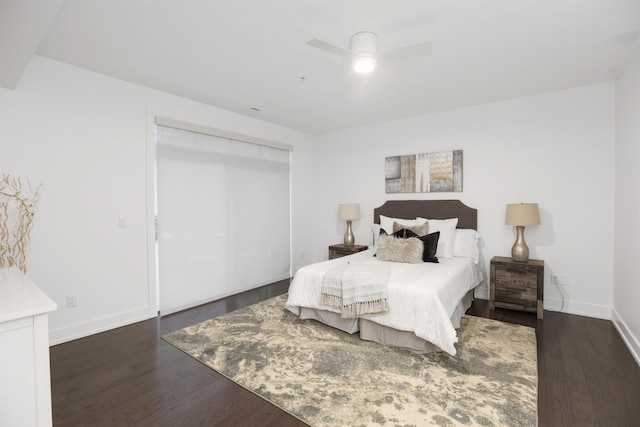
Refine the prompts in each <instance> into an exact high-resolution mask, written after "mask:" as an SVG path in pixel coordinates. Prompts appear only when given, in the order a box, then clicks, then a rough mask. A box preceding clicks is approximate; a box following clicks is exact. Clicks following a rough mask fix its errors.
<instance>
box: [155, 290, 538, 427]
mask: <svg viewBox="0 0 640 427" xmlns="http://www.w3.org/2000/svg"><path fill="white" fill-rule="evenodd" d="M285 301H286V295H281V296H278V297H275V298H272V299H269V300H266V301H263V302H261V303H258V304H255V305H252V306H250V307H247V308H244V309H241V310H238V311H234V312H232V313H229V314H226V315H223V316H220V317H217V318H215V319H211V320H208V321H205V322H202V323H200V324H197V325H194V326H190V327H188V328H185V329H182V330H180V331H177V332H173V333H171V334H168V335H165V336H163V339H165V340H166V341H167V342H169V343H171V344H173V345H174V346H176V347H178V348H180V349H181V350H183V351H184V352H186V353H187V354H189V355H191V356H192V357H194V358H196V359H198V360H200V361H201V362H203V363H204V364H206V365H207V366H209V367H211V368H212V369H215V370H216V371H218V372H219V373H221V374H222V375H224V376H226V377H227V378H229V379H231V380H233V381H234V382H236V383H238V384H240V385H241V386H243V387H245V388H246V389H248V390H250V391H252V392H254V393H256V394H257V395H259V396H261V397H263V398H265V399H267V400H269V401H270V402H272V403H273V404H275V405H277V406H279V407H280V408H282V409H283V410H285V411H287V412H289V413H291V414H293V415H295V416H296V417H298V418H300V419H301V420H303V421H305V422H306V423H308V424H310V425H312V426H429V425H436V426H455V425H464V426H469V425H479V426H535V425H536V424H537V384H538V380H537V362H536V338H535V330H534V329H532V328H528V327H524V326H517V325H511V324H507V323H503V322H498V321H495V320H489V319H483V318H479V317H473V316H465V317H464V318H463V319H462V326H461V327H460V329H459V330H458V337H459V340H458V343H457V344H456V347H457V349H458V354H457V355H456V356H450V355H448V354H446V353H433V354H431V355H417V354H414V353H411V352H408V351H404V350H400V349H395V348H391V347H386V346H382V345H379V344H375V343H371V342H367V341H362V340H360V338H359V337H358V335H357V334H355V335H348V334H346V333H344V332H341V331H338V330H336V329H333V328H330V327H327V326H325V325H322V324H320V323H318V322H315V321H313V320H300V319H298V318H297V317H296V316H294V315H293V314H292V313H290V312H289V311H287V310H285V309H284V304H285Z"/></svg>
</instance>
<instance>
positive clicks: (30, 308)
mask: <svg viewBox="0 0 640 427" xmlns="http://www.w3.org/2000/svg"><path fill="white" fill-rule="evenodd" d="M56 308H57V305H56V303H55V302H53V300H52V299H51V298H49V297H48V296H47V295H46V294H45V293H44V292H42V291H41V290H40V288H38V287H37V286H36V285H35V283H33V282H32V281H31V280H30V279H29V278H28V277H27V276H26V275H24V274H23V273H22V271H20V270H19V269H18V268H16V267H9V268H0V323H1V322H8V321H10V320H15V319H21V318H23V317H28V316H35V315H37V314H42V313H47V312H50V311H54V310H55V309H56Z"/></svg>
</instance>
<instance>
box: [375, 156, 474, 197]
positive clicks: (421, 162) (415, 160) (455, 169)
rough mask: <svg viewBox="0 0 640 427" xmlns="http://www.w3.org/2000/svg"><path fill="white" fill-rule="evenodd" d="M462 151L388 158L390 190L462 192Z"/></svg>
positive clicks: (402, 191)
mask: <svg viewBox="0 0 640 427" xmlns="http://www.w3.org/2000/svg"><path fill="white" fill-rule="evenodd" d="M462 165H463V164H462V150H454V151H438V152H434V153H424V154H411V155H408V156H393V157H387V158H386V159H385V174H384V178H385V191H386V192H387V193H439V192H461V191H462Z"/></svg>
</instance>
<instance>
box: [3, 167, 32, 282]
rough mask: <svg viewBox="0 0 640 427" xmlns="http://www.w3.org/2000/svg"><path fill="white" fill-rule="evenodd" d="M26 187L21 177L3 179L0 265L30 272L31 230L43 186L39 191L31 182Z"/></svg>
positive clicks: (4, 177) (5, 176) (7, 176)
mask: <svg viewBox="0 0 640 427" xmlns="http://www.w3.org/2000/svg"><path fill="white" fill-rule="evenodd" d="M27 187H28V189H23V188H22V180H21V179H20V178H11V177H10V176H9V175H6V174H5V175H3V176H2V179H1V180H0V268H2V267H14V266H15V267H17V268H19V269H20V270H21V271H22V272H23V273H26V272H27V255H28V253H29V243H30V237H29V236H30V233H31V228H32V227H33V217H34V215H35V211H36V203H37V201H38V198H39V197H40V191H41V189H42V185H39V186H38V187H37V188H36V189H35V191H33V190H32V188H31V184H29V183H28V182H27Z"/></svg>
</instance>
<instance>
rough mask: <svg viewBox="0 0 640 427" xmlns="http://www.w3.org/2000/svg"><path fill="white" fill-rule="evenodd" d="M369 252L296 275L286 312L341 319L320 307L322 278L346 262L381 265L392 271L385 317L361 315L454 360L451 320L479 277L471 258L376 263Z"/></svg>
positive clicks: (454, 336)
mask: <svg viewBox="0 0 640 427" xmlns="http://www.w3.org/2000/svg"><path fill="white" fill-rule="evenodd" d="M374 254H375V248H370V249H368V250H366V251H364V252H360V253H357V254H354V255H349V256H347V257H342V258H336V259H333V260H329V261H325V262H320V263H317V264H311V265H308V266H305V267H302V268H301V269H299V270H298V272H297V273H296V274H295V277H294V279H293V281H292V283H291V286H290V288H289V298H288V300H287V304H286V308H287V309H288V310H289V311H291V312H292V313H294V314H296V315H300V308H301V307H306V308H311V309H320V310H326V311H331V312H334V313H340V310H339V309H336V308H334V307H330V306H326V305H323V304H321V303H320V288H321V285H322V278H323V276H324V274H325V272H326V271H327V270H328V269H329V268H331V267H335V266H336V265H339V264H341V263H346V262H352V263H353V262H363V263H380V262H384V263H386V264H389V265H390V267H391V273H390V278H389V287H388V304H389V311H388V312H387V313H379V314H370V315H364V316H362V317H363V318H366V319H369V320H371V321H373V322H376V323H378V324H380V325H383V326H388V327H391V328H394V329H398V330H402V331H410V332H413V333H415V334H416V335H417V336H418V337H420V338H422V339H424V340H427V341H429V342H431V343H433V344H435V345H437V346H438V347H440V348H441V349H442V350H444V351H446V352H447V353H449V354H452V355H455V354H456V348H455V346H454V344H455V343H456V342H457V341H458V338H457V335H456V330H455V328H454V327H453V325H452V324H451V320H450V318H451V315H452V314H453V311H454V310H455V308H456V306H457V305H458V303H459V302H460V300H461V298H462V297H463V296H464V295H465V294H466V293H467V292H468V291H469V290H471V289H473V288H474V287H476V286H477V285H478V284H479V283H480V282H481V281H482V276H481V274H480V271H479V269H478V266H477V264H476V263H475V262H474V261H473V259H471V258H462V257H454V258H446V259H440V262H439V263H429V262H425V263H420V264H405V263H395V262H385V261H379V260H378V259H376V258H375V257H374V256H373V255H374Z"/></svg>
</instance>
